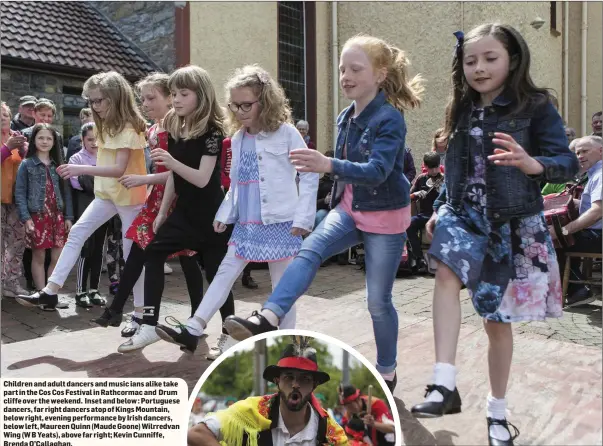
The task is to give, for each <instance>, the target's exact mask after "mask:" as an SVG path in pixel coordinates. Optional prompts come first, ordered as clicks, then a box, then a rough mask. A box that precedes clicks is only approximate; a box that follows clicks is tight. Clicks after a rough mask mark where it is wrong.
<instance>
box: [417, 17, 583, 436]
mask: <svg viewBox="0 0 603 446" xmlns="http://www.w3.org/2000/svg"><path fill="white" fill-rule="evenodd" d="M455 35H456V36H457V39H458V44H457V47H456V52H455V57H454V59H453V76H452V78H453V88H454V91H453V99H452V101H451V103H450V104H449V106H448V108H447V116H446V129H445V135H446V136H449V139H448V148H447V155H446V161H445V163H446V185H445V187H444V188H443V191H442V193H441V194H440V197H438V200H437V201H436V203H435V204H434V208H435V209H436V213H434V215H433V216H432V218H431V219H430V221H429V222H428V223H427V226H426V228H427V231H428V233H433V242H432V244H431V248H430V250H429V255H430V256H432V257H433V258H435V259H436V260H437V261H438V263H437V270H436V284H435V290H434V299H433V319H434V331H435V336H434V337H435V351H436V364H435V367H434V378H433V383H432V384H430V385H428V386H427V391H426V394H425V396H426V400H425V402H423V403H421V404H418V405H416V406H414V407H413V408H412V412H413V414H414V415H415V416H418V417H437V416H442V415H446V414H452V413H458V412H460V411H461V398H460V395H459V392H458V390H457V388H456V368H455V365H454V363H455V356H456V346H457V343H458V335H459V329H460V316H461V311H460V301H459V293H460V290H461V286H462V285H465V286H466V287H467V290H468V291H469V295H470V296H471V299H472V301H473V306H474V307H475V310H476V311H477V312H478V314H479V315H480V316H481V317H483V319H484V327H485V330H486V333H487V335H488V338H489V343H490V345H489V349H488V364H489V375H490V394H489V395H488V398H487V411H486V412H487V415H486V421H487V428H488V439H489V444H490V445H497V446H502V445H512V444H513V440H514V439H515V438H516V437H517V435H519V431H518V430H517V428H515V427H514V426H513V425H511V424H510V423H508V422H507V420H506V399H505V394H506V390H507V384H508V379H509V373H510V368H511V359H512V355H513V332H512V331H511V323H512V322H520V321H531V320H544V319H545V318H546V317H560V316H561V314H562V295H561V284H560V278H559V267H558V264H557V258H556V256H555V250H554V248H553V242H552V240H551V236H550V234H549V231H548V229H547V226H546V222H545V219H544V214H543V203H542V198H541V195H540V188H539V182H540V181H542V180H545V181H553V180H554V181H555V182H566V181H569V180H570V179H571V178H572V177H573V176H574V175H575V174H576V172H577V170H578V162H577V159H576V157H575V156H574V155H573V154H572V153H571V152H570V150H569V147H568V141H567V137H566V136H565V131H564V127H563V121H562V119H561V117H560V116H559V114H558V113H557V111H556V110H555V108H554V107H553V105H552V104H551V99H550V95H549V92H548V91H547V90H546V89H541V88H537V87H536V86H535V85H534V83H533V82H532V80H531V77H530V74H529V68H530V52H529V49H528V47H527V44H526V42H525V40H524V39H523V37H522V36H521V35H520V34H519V33H518V32H517V31H516V30H515V29H513V28H512V27H510V26H507V25H498V24H485V25H481V26H479V27H477V28H475V29H473V30H472V31H471V32H470V33H468V34H467V36H466V37H465V36H464V35H463V33H462V32H457V33H455ZM434 226H435V232H434V231H433V229H434ZM510 428H513V431H514V432H513V434H511V431H510Z"/></svg>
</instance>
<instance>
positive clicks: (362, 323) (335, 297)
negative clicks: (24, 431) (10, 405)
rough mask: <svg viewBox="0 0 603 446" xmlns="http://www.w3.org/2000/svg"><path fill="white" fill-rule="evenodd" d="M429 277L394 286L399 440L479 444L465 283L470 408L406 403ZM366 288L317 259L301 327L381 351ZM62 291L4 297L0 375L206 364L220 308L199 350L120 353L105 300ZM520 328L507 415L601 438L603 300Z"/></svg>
mask: <svg viewBox="0 0 603 446" xmlns="http://www.w3.org/2000/svg"><path fill="white" fill-rule="evenodd" d="M172 266H173V267H174V274H173V275H171V276H167V277H166V288H165V293H164V295H165V297H164V299H163V303H162V309H161V314H162V315H163V316H166V315H173V316H175V317H177V318H178V319H180V320H185V319H186V317H187V316H188V314H189V311H190V309H189V305H188V296H187V292H186V287H185V285H184V281H183V277H182V274H181V272H180V268H179V266H178V265H177V264H173V265H172ZM253 277H254V278H255V279H256V281H257V282H258V284H259V285H260V287H259V289H258V290H255V291H250V290H247V289H245V288H243V287H242V286H241V284H240V281H239V282H237V284H236V285H235V289H234V293H235V298H236V301H237V302H236V308H237V314H242V315H246V314H249V312H251V311H252V310H253V309H258V308H259V307H260V305H261V303H262V302H263V301H264V300H265V298H266V296H267V295H268V294H269V292H270V290H271V285H270V279H269V275H268V271H266V270H259V271H254V272H253ZM102 281H106V279H102ZM433 284H434V280H433V278H430V277H414V278H405V279H398V280H397V281H396V283H395V286H394V291H393V295H394V305H395V306H396V308H397V309H398V312H399V318H400V331H399V336H398V358H399V366H398V374H399V385H398V387H397V389H396V392H395V397H396V402H397V405H398V413H399V414H400V417H401V420H402V431H403V444H421V445H435V444H437V445H441V444H458V445H461V444H484V443H485V442H487V438H486V436H485V435H486V427H485V420H484V418H485V412H484V410H485V409H484V403H485V396H486V394H487V392H488V379H487V355H486V352H487V338H486V336H485V334H484V332H483V329H482V327H481V320H480V319H479V318H478V317H477V316H476V315H475V313H474V311H473V308H472V306H471V302H470V301H469V299H468V295H467V293H466V291H463V292H462V295H461V296H462V304H461V305H462V312H463V319H462V320H463V325H462V327H461V337H460V343H459V352H458V358H457V364H459V371H460V373H459V378H458V384H459V389H460V391H461V395H462V397H463V413H462V414H459V415H455V416H451V417H445V418H443V419H437V420H416V419H414V418H413V417H412V416H411V415H410V413H409V412H408V410H409V407H410V406H412V404H414V403H416V402H418V401H420V400H421V398H422V392H423V388H424V386H425V384H427V380H428V379H429V378H430V375H431V367H432V363H433V334H432V322H431V298H432V290H433ZM73 289H74V284H73V279H71V280H70V281H69V282H68V284H67V286H66V288H65V289H64V291H65V293H72V292H73ZM103 291H106V289H105V290H103ZM364 293H365V284H364V275H363V273H362V272H361V271H358V270H357V269H356V267H355V266H353V265H348V266H338V265H332V266H328V267H326V268H321V269H320V270H319V272H318V276H317V278H316V279H315V281H314V282H313V284H312V286H311V287H310V289H309V290H308V292H307V293H306V296H304V298H302V299H300V300H299V301H298V303H297V308H298V323H297V326H298V328H300V329H307V330H315V331H319V332H322V333H325V334H327V335H330V336H334V337H336V338H338V339H341V340H342V341H344V342H346V343H348V344H349V345H351V346H352V347H354V348H355V349H357V350H358V351H359V352H360V353H362V354H364V355H365V356H366V357H367V358H368V359H369V360H371V361H374V358H375V354H376V351H375V345H374V340H373V333H372V324H371V323H370V319H369V316H368V313H367V311H366V303H365V295H364ZM61 299H62V300H63V301H66V302H70V303H71V305H70V307H69V308H68V309H64V310H59V311H57V312H53V313H47V312H43V311H40V310H37V309H29V308H24V307H21V306H20V305H18V304H16V303H15V302H14V301H12V300H10V299H4V300H3V301H2V318H1V331H2V358H1V371H2V376H19V377H28V376H29V377H42V376H44V377H47V376H48V377H86V376H88V377H120V376H126V377H145V376H176V377H181V378H183V379H185V381H186V382H187V384H188V385H189V389H192V387H193V386H194V385H195V384H196V382H197V380H198V378H199V377H200V375H201V373H202V372H203V371H204V370H205V369H206V368H207V366H208V365H209V362H208V361H207V360H205V358H204V354H205V352H207V350H208V349H209V346H210V345H212V344H213V343H214V342H215V338H216V336H217V335H218V334H219V332H220V320H219V317H214V318H213V319H212V321H211V322H210V324H209V326H208V330H207V332H208V338H207V339H206V340H204V341H202V342H201V343H200V346H199V348H198V349H197V352H196V353H195V355H192V356H191V355H186V354H182V353H181V352H180V351H179V350H178V349H177V348H175V346H173V345H171V344H167V343H164V342H160V343H157V344H154V345H151V346H149V347H147V348H145V349H144V350H143V351H141V352H137V353H134V354H129V355H121V354H119V353H117V352H116V348H117V346H118V345H119V343H120V342H122V341H123V339H122V338H121V337H120V336H119V330H118V329H114V328H113V329H112V328H108V329H103V328H99V327H96V326H93V325H92V324H91V323H89V322H88V321H89V319H91V318H92V317H95V316H97V315H98V314H100V311H101V310H100V309H98V308H94V309H92V310H82V309H79V308H75V307H74V305H73V304H72V302H73V301H72V299H71V298H70V297H68V296H66V295H64V296H61ZM129 305H130V304H129ZM127 309H128V310H130V309H131V305H130V306H129V307H128V308H127ZM514 333H515V353H514V362H513V368H512V374H511V381H510V385H509V395H508V397H509V411H510V420H511V421H512V422H513V423H514V424H516V425H517V426H518V427H519V429H520V431H521V432H522V435H521V437H520V439H519V440H520V441H519V444H583V445H587V444H588V445H590V444H601V432H602V429H601V415H602V395H601V370H602V358H601V301H600V300H597V301H595V303H594V304H593V305H588V306H585V307H583V308H578V309H572V310H570V311H567V312H565V314H564V317H563V318H562V319H559V320H548V321H546V322H531V323H523V324H515V326H514ZM528 395H529V396H528ZM526 396H528V397H527V398H526Z"/></svg>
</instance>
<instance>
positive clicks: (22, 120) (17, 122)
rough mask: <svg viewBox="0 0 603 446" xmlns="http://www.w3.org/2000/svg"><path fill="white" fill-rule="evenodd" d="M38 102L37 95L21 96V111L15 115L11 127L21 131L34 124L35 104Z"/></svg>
mask: <svg viewBox="0 0 603 446" xmlns="http://www.w3.org/2000/svg"><path fill="white" fill-rule="evenodd" d="M36 102H37V99H36V97H35V96H23V97H21V98H19V113H17V114H16V115H15V117H14V118H13V120H12V121H11V123H10V129H11V130H12V131H14V132H20V131H22V130H24V129H26V128H27V127H31V126H32V125H34V116H33V113H34V105H35V103H36Z"/></svg>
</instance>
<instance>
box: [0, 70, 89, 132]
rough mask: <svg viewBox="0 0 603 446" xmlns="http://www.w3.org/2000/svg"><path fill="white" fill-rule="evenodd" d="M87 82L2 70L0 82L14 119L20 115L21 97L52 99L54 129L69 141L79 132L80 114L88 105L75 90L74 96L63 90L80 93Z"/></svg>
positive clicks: (22, 71) (3, 95)
mask: <svg viewBox="0 0 603 446" xmlns="http://www.w3.org/2000/svg"><path fill="white" fill-rule="evenodd" d="M85 80H86V79H82V78H79V79H78V78H74V77H69V76H61V75H51V74H44V73H37V72H31V71H27V70H24V69H16V68H9V67H6V66H3V67H2V73H1V82H0V84H1V97H2V100H3V101H4V102H6V103H7V104H8V106H9V107H10V109H11V111H12V113H13V116H14V115H15V114H16V113H17V111H18V108H19V98H20V97H21V96H25V95H33V96H35V97H37V98H48V99H50V100H51V101H52V102H54V104H55V106H56V108H57V113H56V115H55V119H54V125H55V127H56V128H57V130H59V131H60V132H61V133H62V134H64V135H65V136H66V137H68V136H70V135H73V134H75V133H76V132H77V131H78V129H79V127H80V121H79V110H80V109H82V108H84V107H86V101H85V100H84V99H83V98H82V97H81V95H79V94H76V93H77V92H75V91H73V90H72V91H73V94H67V93H64V87H68V88H69V87H70V88H72V89H79V90H80V91H81V88H82V87H83V85H84V82H85Z"/></svg>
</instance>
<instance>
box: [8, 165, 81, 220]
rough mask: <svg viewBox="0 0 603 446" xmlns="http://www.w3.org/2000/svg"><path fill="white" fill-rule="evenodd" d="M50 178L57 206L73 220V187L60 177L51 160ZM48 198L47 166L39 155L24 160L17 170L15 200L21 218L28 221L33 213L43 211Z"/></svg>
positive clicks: (66, 217)
mask: <svg viewBox="0 0 603 446" xmlns="http://www.w3.org/2000/svg"><path fill="white" fill-rule="evenodd" d="M49 168H50V178H51V180H52V185H53V186H54V192H55V194H56V197H57V208H58V209H59V211H61V212H62V213H63V214H64V215H65V219H66V220H71V221H73V205H72V198H71V187H70V186H69V184H68V183H67V182H66V181H64V180H63V179H61V177H59V174H58V173H57V166H56V165H55V163H54V161H51V162H50V165H49ZM45 198H46V166H45V165H44V163H42V161H40V159H39V158H38V157H37V156H34V157H32V158H26V159H24V160H23V162H22V163H21V165H20V166H19V170H18V171H17V182H16V184H15V202H16V204H17V209H18V210H19V219H20V220H21V221H22V222H26V221H27V220H29V219H31V214H35V213H38V212H42V210H43V209H44V199H45Z"/></svg>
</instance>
